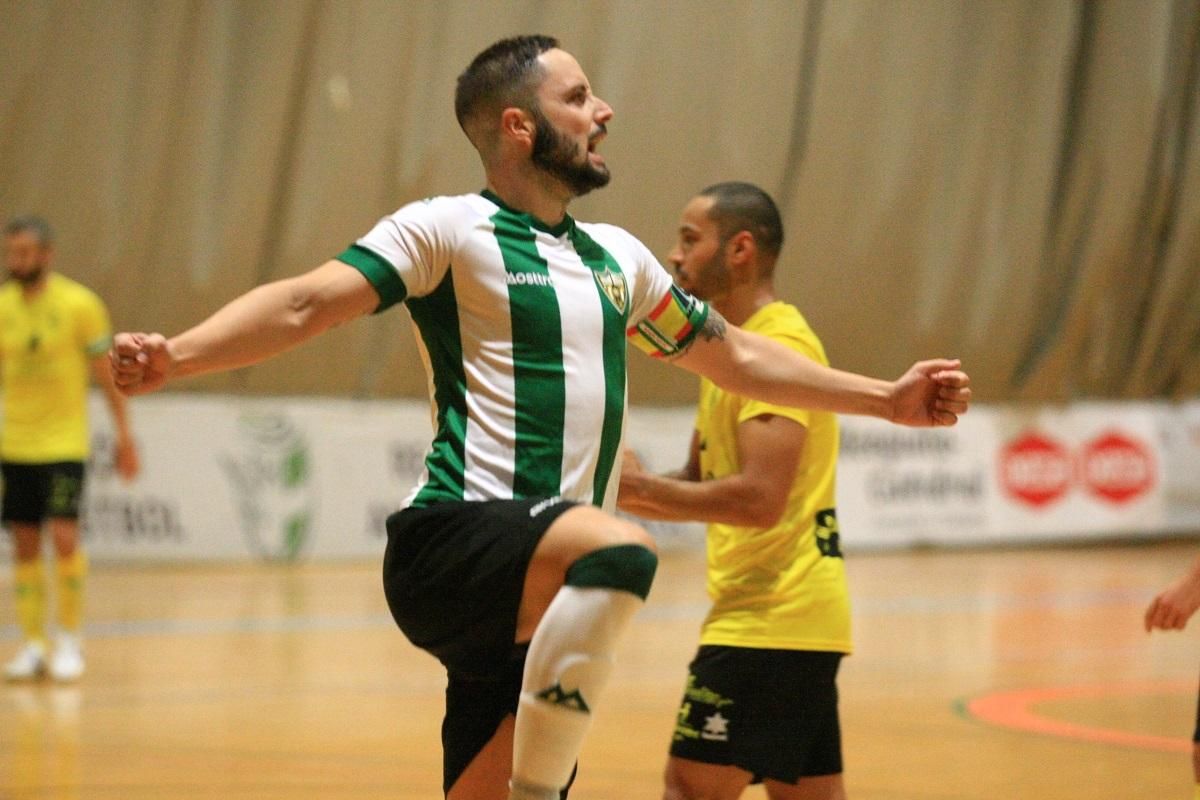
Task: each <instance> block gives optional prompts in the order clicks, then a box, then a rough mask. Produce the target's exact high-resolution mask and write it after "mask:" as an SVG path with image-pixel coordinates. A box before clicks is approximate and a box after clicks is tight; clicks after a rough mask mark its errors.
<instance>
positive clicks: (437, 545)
mask: <svg viewBox="0 0 1200 800" xmlns="http://www.w3.org/2000/svg"><path fill="white" fill-rule="evenodd" d="M574 505H575V504H574V503H572V502H570V501H564V500H558V499H545V498H536V499H526V500H489V501H484V502H460V503H438V504H436V505H433V506H429V507H427V508H407V509H404V510H403V511H398V512H396V513H395V514H393V515H392V516H390V517H389V518H388V521H387V531H388V544H387V551H386V553H385V554H384V557H383V588H384V593H385V595H386V596H387V602H388V608H390V609H391V612H392V617H393V618H394V619H395V620H396V624H397V625H399V626H400V630H401V631H403V632H404V635H405V636H407V637H408V639H409V641H411V642H412V643H413V644H414V645H416V646H417V647H420V648H421V649H423V650H426V651H427V652H429V653H431V654H433V655H434V656H436V657H437V659H438V660H439V661H441V662H442V664H443V665H445V667H446V671H447V673H448V681H447V685H446V717H445V719H444V720H443V722H442V758H443V773H442V779H443V789H444V790H445V791H447V792H448V791H449V790H450V787H451V786H453V785H454V782H455V781H456V780H458V778H459V776H460V775H461V774H462V772H463V770H464V769H466V767H467V765H468V764H470V763H471V761H472V759H474V758H475V756H476V755H478V753H479V751H480V750H482V749H483V746H484V745H486V744H487V743H488V740H490V739H491V738H492V735H493V734H494V733H495V732H496V728H497V727H498V726H499V725H500V723H501V721H503V719H504V718H505V717H506V716H507V715H509V714H515V713H516V710H517V701H518V699H519V697H520V694H521V677H522V673H523V672H524V668H525V652H526V650H527V645H517V644H515V643H514V640H515V639H516V634H517V611H518V609H519V608H520V605H521V594H522V592H523V590H524V588H525V572H526V570H527V569H528V568H529V561H530V559H531V558H532V557H533V551H534V549H535V548H536V547H537V545H538V542H540V541H541V539H542V536H543V535H544V534H545V533H546V530H547V529H548V528H549V527H550V525H551V524H552V523H553V522H554V521H555V520H556V519H558V517H559V516H560V515H561V514H562V513H563V512H565V511H567V510H569V509H571V508H573V507H574ZM563 796H564V797H565V792H564V795H563Z"/></svg>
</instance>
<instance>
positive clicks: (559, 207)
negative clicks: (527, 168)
mask: <svg viewBox="0 0 1200 800" xmlns="http://www.w3.org/2000/svg"><path fill="white" fill-rule="evenodd" d="M487 187H488V189H490V190H491V191H492V192H493V193H494V194H495V195H496V196H497V197H499V198H500V199H501V200H503V201H504V204H505V205H507V206H508V207H509V208H511V209H513V210H514V211H520V212H522V213H525V214H531V215H533V216H534V217H536V218H537V219H539V220H541V221H542V222H544V223H545V224H546V225H549V226H551V227H553V226H555V225H557V224H559V223H560V222H562V221H563V217H565V216H566V214H567V205H568V204H569V203H570V202H571V194H570V192H569V191H568V190H566V189H565V188H564V187H563V186H562V185H561V184H559V183H558V182H557V181H555V180H553V179H552V178H549V177H548V176H544V175H542V174H540V173H536V172H531V173H529V174H524V173H521V174H513V173H509V172H505V171H503V170H494V171H492V170H489V171H488V176H487Z"/></svg>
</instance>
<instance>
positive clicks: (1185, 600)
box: [1146, 558, 1200, 800]
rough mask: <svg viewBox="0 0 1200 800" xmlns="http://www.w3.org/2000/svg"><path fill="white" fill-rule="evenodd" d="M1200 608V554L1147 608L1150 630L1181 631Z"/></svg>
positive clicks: (1199, 737)
mask: <svg viewBox="0 0 1200 800" xmlns="http://www.w3.org/2000/svg"><path fill="white" fill-rule="evenodd" d="M1197 608H1200V558H1198V559H1196V561H1195V562H1194V563H1193V564H1192V566H1191V568H1190V569H1189V570H1188V571H1187V572H1185V573H1184V574H1183V575H1181V576H1179V578H1178V579H1176V581H1175V582H1174V583H1172V584H1171V585H1170V586H1168V587H1167V588H1166V589H1164V590H1163V591H1162V592H1160V593H1159V594H1158V596H1157V597H1155V598H1154V600H1153V601H1151V603H1150V606H1149V608H1147V609H1146V630H1147V631H1152V630H1154V629H1155V628H1158V629H1159V630H1164V631H1181V630H1183V629H1184V626H1186V625H1187V623H1188V620H1189V619H1191V618H1192V615H1193V614H1195V613H1196V609H1197ZM1192 777H1193V778H1194V779H1195V781H1196V788H1195V791H1194V795H1193V797H1194V800H1200V696H1198V697H1197V700H1196V730H1195V732H1194V733H1193V734H1192Z"/></svg>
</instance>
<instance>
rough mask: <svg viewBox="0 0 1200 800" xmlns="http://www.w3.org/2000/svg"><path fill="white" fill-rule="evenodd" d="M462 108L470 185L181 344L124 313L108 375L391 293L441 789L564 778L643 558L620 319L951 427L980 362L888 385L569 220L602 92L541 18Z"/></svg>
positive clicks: (890, 414)
mask: <svg viewBox="0 0 1200 800" xmlns="http://www.w3.org/2000/svg"><path fill="white" fill-rule="evenodd" d="M455 112H456V115H457V117H458V120H459V123H460V125H461V126H462V128H463V130H464V132H465V133H466V135H467V137H468V139H469V140H470V141H471V144H472V145H474V147H475V148H476V150H477V151H478V152H479V155H480V158H481V160H482V162H483V167H484V172H485V176H486V188H485V189H484V190H482V191H480V192H477V193H470V194H464V195H459V196H456V197H436V198H432V199H429V200H425V201H421V202H415V203H411V204H409V205H406V206H404V207H403V208H401V209H400V210H399V211H397V212H395V213H393V214H390V215H388V216H386V217H384V218H383V219H382V220H380V221H379V223H378V224H377V225H376V226H375V227H374V228H373V229H372V230H371V231H369V232H368V233H367V234H366V235H365V236H363V237H362V238H360V239H359V240H358V241H357V242H355V243H354V244H353V245H352V246H351V247H350V248H348V249H347V250H346V251H345V252H343V253H342V254H340V255H339V256H337V257H336V258H333V259H331V260H329V261H328V262H326V263H325V264H323V265H322V266H320V267H317V268H316V269H315V270H313V271H311V272H308V273H306V274H304V275H301V276H299V277H296V278H291V279H287V280H282V281H278V282H275V283H271V284H266V285H264V286H260V287H258V288H256V289H254V290H251V291H250V292H248V293H247V294H245V295H243V296H242V297H240V298H238V299H236V300H234V301H232V302H231V303H230V304H228V305H227V306H225V307H224V308H222V309H221V310H219V311H217V312H216V313H215V314H214V315H213V316H211V317H209V318H208V319H207V320H205V321H203V322H201V323H200V324H199V325H197V326H195V327H194V328H191V329H190V330H187V331H185V332H183V333H181V334H179V335H177V336H174V337H172V338H170V339H167V338H165V337H163V336H162V335H160V334H144V333H126V334H119V335H118V336H117V337H116V341H115V342H114V347H113V351H112V362H113V370H114V375H115V378H116V381H117V383H118V385H120V386H122V387H123V388H124V390H125V391H127V392H129V393H131V394H136V393H140V392H146V391H152V390H154V389H157V388H159V387H161V386H162V385H164V384H165V383H166V382H167V381H169V380H171V379H173V378H176V377H181V376H185V375H196V374H200V373H206V372H212V371H215V370H223V369H232V368H236V367H241V366H245V365H248V364H253V363H256V362H259V361H262V360H263V359H266V358H269V357H270V356H273V355H275V354H277V353H279V352H282V351H284V350H286V349H288V348H290V347H293V346H295V345H297V344H299V343H300V342H302V341H304V340H306V339H308V338H310V337H312V336H315V335H317V334H319V333H321V332H322V331H325V330H327V329H329V328H331V327H333V326H335V325H338V324H340V323H343V322H346V321H348V320H350V319H353V318H355V317H358V316H362V315H364V314H370V313H372V312H376V311H382V310H384V309H386V308H388V307H390V306H392V305H394V304H396V303H400V302H403V303H404V304H405V305H406V306H407V307H408V310H409V312H410V314H411V316H412V320H413V323H414V328H415V332H416V337H417V341H418V343H419V345H420V350H421V354H422V358H423V360H424V362H425V368H426V370H427V372H428V374H429V377H430V386H431V395H432V396H431V401H432V404H433V410H434V415H433V416H434V421H435V426H434V427H435V430H434V433H433V440H432V443H431V445H430V449H429V452H428V455H427V457H426V459H425V471H424V474H423V475H422V477H421V479H420V480H419V482H418V484H417V486H416V487H415V488H414V490H413V492H412V493H411V494H410V495H409V497H408V498H407V499H406V500H405V501H404V503H403V504H402V509H401V510H400V511H398V512H397V513H396V514H393V515H392V516H391V517H390V518H389V520H388V525H387V527H388V546H387V551H386V553H385V555H384V567H383V571H384V586H385V594H386V596H387V600H388V604H389V607H390V608H391V611H392V614H393V616H394V617H395V619H396V622H397V623H398V625H399V626H400V628H401V630H402V631H403V632H404V633H405V635H406V636H407V637H408V638H409V640H410V641H412V642H413V643H414V644H416V645H417V646H419V647H421V648H423V649H425V650H427V651H428V652H430V653H432V654H433V655H435V656H436V657H437V658H438V659H440V660H441V662H442V663H443V664H444V665H445V667H446V670H447V673H448V686H447V691H446V715H445V719H444V721H443V725H442V743H443V790H444V792H445V794H446V796H447V797H449V798H451V800H459V799H460V798H461V799H462V800H467V799H468V798H469V799H470V800H504V798H511V800H525V799H533V800H548V799H549V798H559V797H565V794H566V790H567V788H568V786H569V783H570V782H571V780H572V777H573V774H574V766H575V760H576V758H577V756H578V754H579V750H580V748H581V746H582V743H583V739H584V736H585V733H586V731H587V730H588V728H589V726H590V722H591V717H592V711H593V709H594V708H595V707H596V704H597V702H598V700H599V697H600V693H601V690H602V689H603V687H604V685H605V684H606V682H607V680H608V675H609V672H610V670H611V667H612V663H613V656H614V653H615V651H616V646H617V642H618V640H619V639H620V637H621V635H622V633H623V632H624V630H625V629H626V627H627V626H628V624H629V622H630V619H631V618H632V616H633V614H634V612H635V611H636V610H637V609H638V608H639V607H640V606H641V605H642V602H643V600H644V599H645V597H646V594H647V592H648V591H649V588H650V583H651V581H652V578H653V575H654V571H655V568H656V565H657V558H656V555H655V551H654V545H653V542H652V540H651V539H650V537H649V535H648V534H647V533H646V532H645V531H644V530H643V529H642V528H641V527H639V526H637V525H634V524H632V523H630V522H625V521H621V520H619V519H617V518H616V517H614V516H613V514H612V509H613V507H614V503H615V499H616V488H617V482H618V470H617V469H615V468H614V466H615V464H616V461H617V457H618V454H619V453H620V450H621V441H622V421H623V419H624V415H625V399H626V387H625V343H626V340H627V339H633V340H634V341H635V342H637V343H639V344H640V345H641V346H643V347H644V348H645V349H648V350H650V351H652V352H653V353H654V354H656V355H657V356H658V357H660V358H663V359H666V360H670V361H672V362H673V363H676V364H678V365H680V366H683V367H684V368H686V369H689V370H692V371H694V372H698V373H700V374H703V375H706V376H707V377H709V378H711V379H712V380H714V381H715V382H717V383H719V384H721V385H724V386H726V387H727V388H729V389H731V390H733V391H737V392H739V393H742V394H747V395H752V396H759V397H763V398H765V399H768V400H772V401H774V402H779V403H784V404H787V405H797V406H809V407H815V408H823V409H828V410H832V411H841V412H847V413H858V414H870V415H875V416H879V417H883V418H886V419H890V420H893V421H895V422H899V423H903V424H909V425H949V424H953V423H954V422H955V420H956V419H957V415H958V414H961V413H962V412H964V411H965V410H966V408H967V405H968V403H969V400H970V388H969V379H968V377H967V375H966V374H965V373H963V372H962V371H961V370H960V369H959V364H958V362H956V361H950V360H935V361H926V362H919V363H918V364H916V365H914V366H913V367H912V368H910V369H909V370H908V371H907V372H906V373H905V374H904V375H903V376H902V377H901V378H900V379H899V380H897V381H882V380H875V379H870V378H865V377H862V376H859V375H854V374H850V373H845V372H838V371H835V370H830V369H827V368H824V367H821V366H819V365H817V364H815V363H813V362H811V361H809V360H807V359H804V358H802V357H799V356H797V355H796V354H795V353H793V352H792V351H790V350H788V348H786V347H781V346H778V345H776V344H774V343H772V342H770V341H769V340H767V339H764V338H762V337H758V336H754V335H752V334H748V333H744V332H742V331H739V330H737V329H736V328H732V327H729V326H727V325H726V324H725V322H724V320H722V319H721V317H720V315H719V314H717V313H715V312H714V311H713V310H712V309H711V308H710V307H709V306H708V305H707V304H706V303H703V302H701V301H699V300H697V299H695V298H694V297H692V296H691V295H689V294H687V293H686V292H684V291H682V290H680V289H679V288H678V287H676V286H674V285H673V283H672V281H671V278H670V276H669V275H668V273H667V272H666V270H664V269H663V267H662V266H661V265H660V264H659V263H658V262H657V261H656V260H655V258H654V257H653V256H652V255H651V254H650V252H649V251H648V250H647V249H646V248H645V246H643V245H642V244H641V242H639V241H638V240H637V239H635V238H634V237H633V236H631V235H630V234H628V233H626V232H625V231H623V230H621V229H620V228H616V227H614V226H611V225H600V224H589V223H584V222H579V221H576V220H575V219H573V218H572V217H571V216H570V215H569V214H567V206H568V204H569V203H570V201H571V200H572V199H573V198H574V197H577V196H579V195H582V194H585V193H586V192H589V191H591V190H593V189H597V188H600V187H602V186H604V185H605V184H607V183H608V180H609V170H608V167H607V165H606V164H605V161H604V158H603V156H601V155H600V154H599V152H597V147H598V145H599V144H600V142H601V141H602V140H603V139H604V137H605V135H606V132H607V124H608V122H609V121H610V120H611V119H612V116H613V111H612V109H611V108H610V107H609V106H608V104H607V103H605V102H604V101H603V100H601V99H600V98H599V97H597V96H596V95H595V94H594V93H593V91H592V87H591V85H590V83H589V82H588V79H587V76H586V75H585V74H584V72H583V70H582V68H581V67H580V66H579V64H578V62H576V60H575V59H574V58H573V57H572V56H571V55H570V54H569V53H567V52H566V51H564V50H562V49H561V48H559V46H558V43H557V42H556V41H555V40H554V39H552V38H549V37H545V36H522V37H517V38H513V39H505V40H502V41H500V42H497V43H496V44H494V45H492V46H491V47H489V48H487V49H486V50H484V51H483V52H482V53H480V54H479V55H478V56H477V57H476V58H475V59H474V60H473V61H472V62H471V64H470V65H469V66H468V67H467V69H466V70H465V71H464V72H463V73H462V75H460V76H459V79H458V86H457V90H456V94H455Z"/></svg>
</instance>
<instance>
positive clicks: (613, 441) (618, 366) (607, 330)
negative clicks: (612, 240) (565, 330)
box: [571, 226, 629, 506]
mask: <svg viewBox="0 0 1200 800" xmlns="http://www.w3.org/2000/svg"><path fill="white" fill-rule="evenodd" d="M571 244H573V245H574V246H575V252H576V253H578V254H579V258H580V259H581V260H582V261H583V263H584V264H586V265H587V267H588V268H589V269H591V270H592V272H594V273H595V274H596V291H597V292H599V293H600V306H601V307H602V308H603V309H604V347H603V354H604V355H603V358H604V426H603V427H602V428H601V430H600V455H599V457H598V459H597V461H596V475H595V478H594V479H593V480H592V504H593V505H597V506H599V505H603V504H604V492H605V490H607V489H608V479H609V476H611V475H612V468H613V464H614V463H616V460H617V448H618V447H619V446H620V444H621V425H622V423H623V422H624V418H625V326H626V319H627V315H628V313H629V286H628V284H626V283H625V276H624V274H622V272H621V268H620V267H619V266H617V262H616V260H615V259H614V258H613V257H612V255H611V254H610V253H609V252H608V251H607V250H605V249H604V248H603V247H601V246H600V245H599V244H598V243H597V242H596V240H595V239H593V238H592V237H590V236H588V235H587V234H586V233H584V232H583V231H582V230H580V229H579V227H578V226H576V227H574V228H572V229H571ZM602 278H604V279H606V280H607V281H608V282H609V285H610V286H614V287H615V288H614V289H613V291H615V292H616V293H617V295H618V298H617V299H616V300H614V298H613V297H612V296H611V295H610V294H609V293H608V292H606V291H605V289H604V287H603V284H602V281H601V279H602ZM617 300H620V308H618V305H617Z"/></svg>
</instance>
